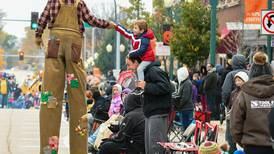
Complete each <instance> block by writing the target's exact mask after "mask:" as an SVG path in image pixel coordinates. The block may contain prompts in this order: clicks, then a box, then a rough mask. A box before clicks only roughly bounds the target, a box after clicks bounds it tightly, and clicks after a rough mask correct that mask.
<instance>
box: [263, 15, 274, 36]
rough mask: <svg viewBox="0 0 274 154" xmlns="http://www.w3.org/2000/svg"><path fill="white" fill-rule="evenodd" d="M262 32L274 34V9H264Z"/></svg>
mask: <svg viewBox="0 0 274 154" xmlns="http://www.w3.org/2000/svg"><path fill="white" fill-rule="evenodd" d="M261 27H262V28H261V34H267V35H274V10H262V20H261Z"/></svg>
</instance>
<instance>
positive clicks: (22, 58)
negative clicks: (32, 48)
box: [19, 51, 24, 60]
mask: <svg viewBox="0 0 274 154" xmlns="http://www.w3.org/2000/svg"><path fill="white" fill-rule="evenodd" d="M19 60H24V52H23V51H19Z"/></svg>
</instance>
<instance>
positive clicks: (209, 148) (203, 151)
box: [199, 141, 221, 154]
mask: <svg viewBox="0 0 274 154" xmlns="http://www.w3.org/2000/svg"><path fill="white" fill-rule="evenodd" d="M199 154H221V150H220V148H219V147H218V144H217V143H215V142H211V141H206V142H204V143H202V144H201V145H200V147H199Z"/></svg>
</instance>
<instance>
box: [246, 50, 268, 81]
mask: <svg viewBox="0 0 274 154" xmlns="http://www.w3.org/2000/svg"><path fill="white" fill-rule="evenodd" d="M266 74H269V75H272V70H271V66H270V64H269V63H268V57H267V55H266V54H265V53H264V52H261V51H260V52H257V53H255V54H254V56H253V64H252V66H251V68H250V71H249V79H252V78H255V77H258V76H261V75H266Z"/></svg>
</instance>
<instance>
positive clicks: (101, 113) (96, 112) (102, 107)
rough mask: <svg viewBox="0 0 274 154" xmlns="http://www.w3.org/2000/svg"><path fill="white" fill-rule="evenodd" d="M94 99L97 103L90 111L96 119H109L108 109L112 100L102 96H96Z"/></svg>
mask: <svg viewBox="0 0 274 154" xmlns="http://www.w3.org/2000/svg"><path fill="white" fill-rule="evenodd" d="M94 100H95V104H94V105H93V107H92V108H91V109H90V113H91V114H92V115H93V117H94V118H95V119H99V120H103V121H106V120H108V119H109V117H108V109H109V106H110V102H108V101H107V99H106V98H104V97H102V96H98V97H94Z"/></svg>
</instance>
